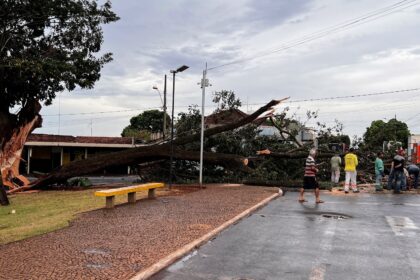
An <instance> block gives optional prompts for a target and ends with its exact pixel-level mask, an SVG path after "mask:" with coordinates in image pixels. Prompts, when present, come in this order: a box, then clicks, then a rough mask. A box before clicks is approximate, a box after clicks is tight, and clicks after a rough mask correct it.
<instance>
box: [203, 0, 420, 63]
mask: <svg viewBox="0 0 420 280" xmlns="http://www.w3.org/2000/svg"><path fill="white" fill-rule="evenodd" d="M416 1H417V0H403V1H400V2H397V3H394V4H392V5H390V6H387V7H384V8H381V9H378V10H375V11H372V12H369V13H367V14H365V15H362V16H359V17H357V18H353V19H350V20H347V21H344V22H342V23H340V24H337V25H333V26H331V27H328V28H324V29H321V30H319V31H316V32H314V33H310V34H308V35H305V36H302V37H300V38H299V39H295V40H291V41H289V42H286V43H284V44H283V46H281V47H280V48H278V49H275V50H271V51H267V52H263V53H261V54H257V55H255V56H250V57H247V58H244V59H239V60H236V61H232V62H228V63H224V64H221V65H218V66H214V67H210V68H209V69H208V70H214V69H217V68H222V67H226V66H229V65H234V64H239V63H243V62H246V61H250V60H254V59H256V58H261V57H264V56H268V55H271V54H274V53H278V52H281V51H285V50H288V49H291V48H293V47H296V46H299V45H303V44H305V43H308V42H311V41H314V40H317V39H320V38H323V37H325V36H328V35H330V34H333V33H337V32H340V31H343V30H346V29H349V28H352V27H354V26H358V25H361V24H365V23H367V22H371V21H373V20H376V19H379V18H382V17H384V16H386V15H389V14H392V13H394V12H395V11H399V10H403V9H406V8H409V7H412V6H414V5H417V4H418V3H415V2H416Z"/></svg>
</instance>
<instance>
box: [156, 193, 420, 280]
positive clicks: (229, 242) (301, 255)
mask: <svg viewBox="0 0 420 280" xmlns="http://www.w3.org/2000/svg"><path fill="white" fill-rule="evenodd" d="M321 196H322V198H323V199H324V200H325V201H326V202H325V203H324V204H321V205H315V203H314V197H313V195H307V199H308V200H309V202H307V203H304V204H300V203H298V202H297V193H287V194H286V196H284V197H280V198H278V199H276V200H274V201H272V202H271V203H270V204H269V205H267V206H266V207H264V208H262V209H260V210H259V211H257V212H255V213H254V214H253V215H251V216H250V217H248V218H245V219H243V220H242V221H240V222H239V223H238V224H236V225H234V226H232V227H230V228H228V229H227V230H225V231H223V232H222V233H221V234H220V235H218V236H217V238H215V239H213V240H212V241H211V242H209V243H207V244H206V245H204V246H202V247H201V248H199V249H198V250H197V251H195V252H193V253H192V254H191V255H189V256H187V257H185V258H184V259H183V260H181V261H179V262H177V263H175V264H174V265H172V266H171V267H169V268H168V269H166V270H165V271H163V272H161V273H159V274H157V275H155V276H154V277H153V278H152V279H154V280H158V279H165V280H178V279H179V280H181V279H182V280H190V279H218V280H233V279H236V280H239V279H243V280H245V279H247V280H250V279H254V280H257V279H276V280H279V279H310V280H321V279H352V280H353V279H378V280H379V279H380V280H387V279H393V280H395V279H413V280H414V279H416V280H418V279H420V229H419V227H420V196H419V195H405V194H404V195H392V194H349V195H346V196H344V195H329V194H327V193H323V194H322V195H321Z"/></svg>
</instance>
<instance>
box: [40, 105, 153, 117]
mask: <svg viewBox="0 0 420 280" xmlns="http://www.w3.org/2000/svg"><path fill="white" fill-rule="evenodd" d="M151 109H161V107H148V108H136V109H127V110H116V111H98V112H84V113H67V114H50V115H42V116H43V117H54V116H59V115H60V116H76V115H95V114H111V113H123V112H132V111H143V110H151Z"/></svg>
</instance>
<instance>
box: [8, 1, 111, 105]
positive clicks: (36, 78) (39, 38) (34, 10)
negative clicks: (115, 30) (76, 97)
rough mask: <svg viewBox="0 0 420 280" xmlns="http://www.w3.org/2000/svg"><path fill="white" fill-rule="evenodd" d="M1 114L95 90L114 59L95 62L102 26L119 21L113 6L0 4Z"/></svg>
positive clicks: (94, 3)
mask: <svg viewBox="0 0 420 280" xmlns="http://www.w3.org/2000/svg"><path fill="white" fill-rule="evenodd" d="M0 14H1V21H0V30H1V32H0V111H2V112H5V111H7V112H8V110H9V108H11V107H13V106H25V105H26V103H27V102H28V101H29V100H37V101H39V102H44V103H45V104H46V105H48V104H50V103H51V102H52V100H53V99H54V98H55V95H56V93H57V92H60V91H63V90H65V89H67V90H69V91H71V90H74V89H75V88H76V86H79V87H80V88H92V87H93V86H94V83H95V82H96V81H97V80H98V79H99V78H100V69H101V67H102V66H103V65H104V64H105V63H107V62H109V61H111V59H112V58H111V53H104V54H102V55H100V56H95V54H96V53H98V52H99V51H100V48H101V44H102V42H103V34H102V28H101V25H102V24H106V23H110V22H113V21H116V20H118V17H117V15H116V14H115V13H114V12H113V11H111V4H110V2H109V1H107V2H105V4H104V5H103V6H98V4H97V1H89V0H68V1H56V0H20V1H16V0H3V1H1V2H0Z"/></svg>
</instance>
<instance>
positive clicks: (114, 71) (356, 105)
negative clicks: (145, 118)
mask: <svg viewBox="0 0 420 280" xmlns="http://www.w3.org/2000/svg"><path fill="white" fill-rule="evenodd" d="M393 3H396V1H391V0H387V1H382V2H380V3H379V2H378V1H374V0H363V1H345V0H329V1H325V0H322V1H321V0H314V1H309V0H308V1H303V0H302V1H286V0H284V1H274V0H263V1H256V0H255V1H251V0H236V1H233V0H232V1H222V0H217V1H216V0H214V1H190V0H177V1H149V2H145V1H135V0H126V1H114V3H113V5H114V9H115V10H116V12H117V13H118V15H119V16H120V17H121V20H120V21H119V22H117V23H115V24H112V25H109V26H106V27H105V43H104V51H111V52H113V53H114V61H113V62H111V63H110V64H108V65H106V66H105V68H104V69H103V74H102V78H101V81H99V82H98V83H97V85H96V87H95V89H94V90H91V91H88V92H84V93H81V92H80V91H77V92H74V93H70V94H63V96H65V98H62V100H61V112H62V113H64V112H92V111H93V112H96V111H112V110H127V109H136V108H147V107H159V106H161V103H160V98H159V96H158V94H157V93H156V92H155V91H153V90H152V86H153V85H158V86H159V88H161V89H163V75H164V74H165V73H166V74H168V96H170V95H171V92H172V87H171V86H172V81H171V76H170V75H169V70H170V69H174V68H176V67H178V66H180V65H182V64H186V65H188V66H190V69H188V70H187V71H185V72H183V73H179V74H178V75H177V80H176V106H177V107H176V111H177V112H178V111H179V110H182V109H186V107H187V106H188V105H189V104H201V101H200V98H201V91H200V88H199V87H198V86H197V82H199V81H200V78H201V77H200V76H201V73H202V70H203V68H204V64H205V62H208V63H209V66H210V67H211V66H215V65H220V64H224V63H228V62H231V61H236V60H240V59H244V58H249V57H252V56H255V55H259V54H264V53H266V52H270V51H273V50H276V49H281V48H283V47H285V46H286V47H287V46H290V44H291V43H292V42H295V43H296V42H300V41H301V40H302V38H309V37H302V36H305V35H308V34H314V32H317V31H320V30H326V29H325V28H327V27H331V26H336V25H337V24H339V23H342V22H344V21H346V20H348V19H352V18H356V17H358V16H360V15H363V14H366V13H368V12H370V11H374V10H378V9H380V8H382V7H385V6H388V5H391V4H393ZM416 10H418V7H416V6H414V7H411V8H408V9H406V10H402V11H398V12H395V13H393V14H390V15H387V16H384V17H381V18H378V19H377V20H374V21H370V22H368V23H366V24H361V25H359V26H355V27H352V28H348V29H345V30H340V32H337V33H332V34H330V33H328V34H326V36H325V37H323V38H319V39H317V40H313V41H310V42H307V43H305V44H301V45H296V46H294V47H291V48H289V49H285V50H283V51H279V52H278V53H275V54H271V55H267V56H262V57H259V58H256V59H254V60H248V61H246V62H244V63H238V64H234V65H231V66H227V67H223V68H220V69H215V70H213V71H210V72H209V79H210V80H211V83H212V84H213V86H212V87H211V88H209V90H208V96H207V99H206V103H207V104H210V102H211V92H212V91H215V90H222V89H228V90H234V91H235V92H236V93H237V95H238V96H239V97H240V98H241V99H242V101H243V103H244V104H246V103H248V109H250V108H252V109H256V108H257V107H258V106H259V105H251V104H254V103H258V104H259V103H265V102H268V101H269V100H271V99H277V98H282V97H285V96H291V97H292V99H306V98H320V97H328V96H345V95H352V94H360V93H372V92H381V91H388V90H398V89H405V88H413V87H419V86H420V83H419V82H418V69H419V65H420V37H418V36H416V34H417V29H418V26H419V24H420V17H418V11H416ZM410 100H411V102H410ZM168 102H170V100H168ZM416 102H417V104H418V93H404V94H403V93H401V94H399V95H398V94H393V95H383V96H381V97H375V98H363V99H361V98H359V99H342V100H339V101H338V102H337V101H334V102H331V101H322V102H306V103H302V104H299V105H301V106H302V107H304V108H305V109H312V110H315V109H317V108H319V109H320V117H319V119H320V120H322V121H326V122H331V121H333V120H334V119H338V120H341V121H342V122H343V123H344V125H345V132H346V133H348V134H350V135H353V134H359V135H361V134H362V133H363V132H364V130H365V128H366V126H368V125H369V124H370V122H371V121H372V120H374V119H383V118H390V117H393V116H394V115H395V114H397V116H398V117H401V119H402V120H404V119H408V118H409V117H410V116H413V115H414V114H415V112H416V110H418V106H417V107H416V106H415V105H416ZM57 103H58V102H57V100H56V101H55V102H54V104H53V105H52V106H49V107H47V108H44V109H43V112H44V113H45V114H48V113H49V114H56V113H57V111H58V105H57ZM413 104H414V105H413ZM294 105H298V104H294ZM244 108H245V110H246V105H244ZM209 110H210V108H208V109H207V112H208V111H209ZM51 112H52V113H51ZM136 113H138V112H137V111H133V112H132V113H131V112H125V113H115V114H109V115H107V116H104V115H103V114H102V115H92V119H93V118H95V117H96V118H97V120H96V122H95V120H92V122H93V124H94V125H93V127H94V128H95V129H93V133H94V134H95V135H115V136H116V135H119V133H120V132H121V130H122V129H123V127H124V126H126V125H127V124H128V121H129V118H130V116H132V115H135V114H136ZM303 113H304V110H303V109H302V110H301V113H300V114H303ZM112 116H115V117H114V118H112ZM105 117H109V118H105ZM71 118H73V120H74V121H73V124H72V125H68V126H67V128H66V129H65V130H62V132H63V133H66V134H73V135H76V134H81V133H85V135H90V120H87V119H89V118H86V117H85V116H84V115H79V116H72V117H71V116H68V117H67V121H68V124H70V122H71V121H70V119H71ZM77 118H79V121H77V120H76V119H77ZM46 119H47V118H46ZM63 121H64V120H63ZM53 123H54V122H52V121H51V124H53ZM55 124H56V123H55ZM414 124H415V122H414ZM413 130H414V131H415V130H420V127H418V126H417V127H415V126H413ZM56 131H57V128H56V127H54V126H52V125H51V126H48V123H47V122H45V125H44V128H42V129H38V130H37V131H36V132H46V133H55V132H56Z"/></svg>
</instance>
